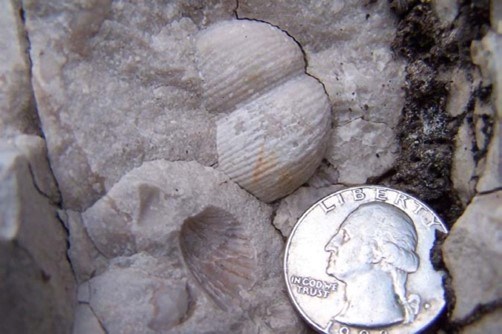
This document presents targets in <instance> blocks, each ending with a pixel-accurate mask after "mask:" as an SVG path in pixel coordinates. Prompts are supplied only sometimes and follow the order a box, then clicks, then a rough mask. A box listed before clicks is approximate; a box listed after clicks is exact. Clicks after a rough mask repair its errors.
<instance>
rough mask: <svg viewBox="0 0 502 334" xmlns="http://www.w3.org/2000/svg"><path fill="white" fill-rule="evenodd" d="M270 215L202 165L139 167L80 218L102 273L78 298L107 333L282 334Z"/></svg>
mask: <svg viewBox="0 0 502 334" xmlns="http://www.w3.org/2000/svg"><path fill="white" fill-rule="evenodd" d="M271 213H272V211H271V208H270V207H269V206H268V205H266V204H264V203H261V202H260V201H258V200H257V199H256V198H253V197H252V196H251V195H250V194H249V193H247V192H245V191H244V190H242V189H241V188H239V187H238V186H237V185H236V184H235V183H234V182H232V181H231V180H230V179H229V178H228V176H226V175H224V174H223V173H221V172H219V171H216V170H214V169H212V168H210V167H204V166H201V165H199V164H198V163H195V162H167V161H152V162H147V163H144V164H143V165H142V166H141V167H138V168H136V169H134V170H132V171H131V172H129V173H128V174H126V175H125V176H124V177H123V178H122V179H121V180H120V181H119V182H118V183H117V184H115V185H114V186H113V187H112V188H111V189H110V191H109V192H108V193H107V194H106V195H105V196H104V197H103V198H101V199H100V200H99V201H97V202H96V203H95V204H94V205H93V206H92V207H90V208H89V209H87V210H86V211H85V212H84V213H83V215H82V218H83V223H84V225H85V227H86V230H87V231H88V233H89V236H90V238H91V239H92V241H93V242H94V244H95V246H96V248H97V249H98V250H99V251H100V253H101V254H103V255H104V256H106V257H107V258H108V260H109V265H108V266H107V267H106V268H103V269H102V270H101V271H102V272H96V273H95V274H94V277H93V278H91V279H90V280H89V281H87V282H86V283H84V284H83V285H84V286H83V287H85V288H86V289H81V290H87V291H88V294H89V295H90V296H89V297H88V298H87V299H89V300H90V302H89V305H91V307H92V308H93V310H94V312H95V314H96V316H97V318H98V319H100V322H101V323H102V324H103V326H104V327H105V328H107V329H108V330H109V331H110V332H114V333H115V332H117V333H119V332H120V333H123V332H128V331H132V332H135V333H153V332H162V333H173V332H174V333H200V332H213V333H229V332H238V333H257V332H260V331H261V330H262V329H263V328H267V327H268V331H267V330H265V331H264V332H271V333H277V332H283V333H290V332H292V331H294V330H296V329H297V328H298V326H299V324H298V323H297V322H295V319H296V316H295V314H294V312H293V310H292V309H291V306H290V304H289V303H288V301H287V299H286V296H285V295H284V294H283V291H282V288H281V282H282V272H281V263H280V256H279V255H280V253H281V249H282V242H281V239H280V237H279V236H278V235H277V234H276V233H275V232H274V230H273V227H272V225H271V224H270V215H271ZM85 284H88V286H87V287H86V286H85ZM117 284H119V285H120V287H118V286H117ZM128 301H131V303H128ZM274 305H275V306H274ZM244 314H245V317H243V315H244ZM274 317H275V318H277V319H279V320H278V321H277V323H273V324H268V325H267V324H265V323H266V321H267V319H269V318H274ZM242 326H244V327H246V328H244V327H242Z"/></svg>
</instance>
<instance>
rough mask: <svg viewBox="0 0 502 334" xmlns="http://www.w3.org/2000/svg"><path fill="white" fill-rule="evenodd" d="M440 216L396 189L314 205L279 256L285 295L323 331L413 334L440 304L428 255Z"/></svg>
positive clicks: (343, 194) (367, 189)
mask: <svg viewBox="0 0 502 334" xmlns="http://www.w3.org/2000/svg"><path fill="white" fill-rule="evenodd" d="M436 231H440V232H442V233H447V229H446V227H445V226H444V224H443V223H442V222H441V220H440V218H439V217H438V216H437V215H436V214H435V213H434V212H433V211H432V210H431V209H430V208H429V207H427V206H426V205H425V204H423V203H422V202H420V201H419V200H418V199H416V198H414V197H413V196H410V195H408V194H405V193H403V192H401V191H398V190H394V189H390V188H386V187H380V186H363V187H355V188H348V189H344V190H341V191H338V192H336V193H334V194H331V195H329V196H327V197H325V198H323V199H321V200H320V201H319V202H317V203H316V204H314V205H313V206H312V207H311V208H310V209H309V210H307V211H306V212H305V213H304V214H303V216H302V217H301V218H300V219H299V221H298V223H297V224H296V225H295V227H294V229H293V231H292V232H291V234H290V236H289V239H288V243H287V246H286V253H285V257H284V273H285V279H286V284H287V287H288V292H289V295H290V297H291V299H292V301H293V304H294V305H295V306H296V308H297V309H298V311H299V312H300V314H301V315H302V316H303V317H304V318H305V320H306V321H307V322H308V323H309V324H310V325H311V326H312V327H314V328H315V329H316V330H317V331H319V332H321V333H340V334H349V333H358V334H370V333H378V334H384V333H385V334H390V333H416V332H419V331H420V330H422V329H424V328H425V327H427V326H428V325H429V324H430V323H431V322H432V321H433V320H434V319H435V318H436V317H437V316H438V315H439V313H440V312H441V310H442V309H443V308H444V306H445V299H444V288H443V277H444V272H441V271H437V270H435V269H434V268H433V266H432V263H431V260H430V254H431V249H432V247H433V246H434V241H435V237H436Z"/></svg>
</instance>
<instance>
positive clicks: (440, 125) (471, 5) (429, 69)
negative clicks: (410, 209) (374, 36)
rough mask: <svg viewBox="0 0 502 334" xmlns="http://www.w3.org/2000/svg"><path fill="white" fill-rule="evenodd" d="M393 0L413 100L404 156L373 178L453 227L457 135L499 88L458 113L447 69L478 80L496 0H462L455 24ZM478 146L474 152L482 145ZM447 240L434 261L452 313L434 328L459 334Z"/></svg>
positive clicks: (405, 0) (397, 47) (400, 129)
mask: <svg viewBox="0 0 502 334" xmlns="http://www.w3.org/2000/svg"><path fill="white" fill-rule="evenodd" d="M389 2H390V3H391V8H392V9H393V10H394V12H395V13H396V15H397V17H398V20H399V22H398V27H397V32H396V37H395V39H394V41H393V43H392V49H393V51H394V53H395V54H396V56H400V57H403V58H405V59H406V60H407V61H408V64H407V66H406V82H405V86H404V91H405V105H404V107H403V110H402V114H401V119H400V122H399V124H398V126H397V138H398V142H399V144H400V146H401V154H400V156H399V158H398V159H397V161H396V163H395V167H394V170H393V171H392V173H391V174H390V175H385V174H384V175H382V177H380V178H378V179H376V180H369V181H376V182H379V183H386V184H388V185H389V186H391V187H393V188H396V189H399V190H403V191H405V192H408V193H410V194H412V195H415V196H417V197H418V198H419V199H420V200H422V201H424V202H426V203H427V204H428V205H429V206H431V207H432V208H433V209H434V210H435V211H436V212H437V213H438V215H439V216H440V217H441V218H442V219H443V220H444V222H445V225H446V226H447V227H448V228H451V227H452V226H453V224H454V222H455V221H456V220H457V219H458V217H460V215H461V214H462V212H463V205H462V203H461V201H460V198H459V195H458V194H457V191H456V190H455V188H454V186H453V182H452V179H451V176H452V174H451V171H452V164H453V157H454V152H455V137H456V135H457V133H458V130H459V128H460V126H461V125H462V123H463V122H464V121H467V122H469V124H471V125H472V124H473V120H472V119H473V113H474V109H475V106H476V101H477V99H478V100H481V101H488V100H489V96H490V91H491V89H490V88H483V89H479V88H478V89H477V90H476V91H475V92H474V93H473V94H472V96H471V97H470V99H469V101H468V103H467V106H466V110H464V111H463V113H462V114H460V115H458V116H452V115H450V114H449V113H448V111H447V110H446V106H447V101H448V97H449V95H450V91H449V89H450V88H449V85H450V84H449V82H448V79H444V73H448V72H451V71H452V70H454V69H458V68H461V69H464V70H465V71H466V72H467V75H468V76H469V75H470V76H471V78H468V80H469V82H471V83H472V81H473V80H472V73H473V71H475V70H476V69H475V67H474V65H473V64H472V63H471V60H470V44H471V42H472V41H473V40H475V39H479V38H480V37H482V35H483V34H484V32H485V31H486V29H487V27H488V25H489V20H488V13H489V2H488V1H487V0H482V1H474V0H462V1H460V2H459V12H458V15H457V17H456V18H455V20H454V21H453V23H452V24H450V25H449V26H447V27H444V26H442V25H441V23H440V21H439V18H438V17H436V16H435V13H434V11H433V9H432V5H431V3H430V2H424V1H420V0H391V1H389ZM486 103H488V102H486ZM470 127H471V130H472V126H470ZM488 127H489V123H488ZM487 132H490V129H487ZM473 137H475V136H473ZM473 144H474V143H473ZM472 147H473V150H474V148H475V145H472ZM474 155H475V158H477V159H476V161H479V158H480V157H481V156H485V155H486V152H484V151H481V152H474ZM445 238H446V236H445V235H437V239H436V240H437V241H436V243H435V245H434V248H433V249H432V250H431V261H432V263H433V265H434V267H435V268H436V269H438V270H443V271H444V272H446V273H447V275H446V276H445V278H444V286H445V300H446V311H445V312H443V313H442V315H441V316H440V317H439V318H438V320H437V321H436V322H435V324H433V325H432V327H431V328H430V329H428V330H427V332H429V331H431V330H432V331H431V333H432V332H435V329H441V330H443V331H446V332H448V333H457V332H459V329H460V327H461V326H460V325H459V324H455V323H452V322H451V319H449V317H450V316H451V314H452V311H453V307H454V305H455V299H456V297H455V291H454V290H453V286H452V284H451V277H450V275H449V274H448V268H447V267H446V265H445V263H444V262H443V257H442V254H441V247H442V244H443V242H444V239H445ZM473 321H474V320H473ZM462 325H463V324H462Z"/></svg>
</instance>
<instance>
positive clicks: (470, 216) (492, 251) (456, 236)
mask: <svg viewBox="0 0 502 334" xmlns="http://www.w3.org/2000/svg"><path fill="white" fill-rule="evenodd" d="M500 203H502V192H500V191H499V192H494V193H490V194H486V195H477V196H476V197H474V199H473V200H472V202H471V204H469V206H468V207H467V209H466V210H465V212H464V214H463V215H462V216H461V217H460V218H459V220H458V221H457V222H456V223H455V225H454V226H453V229H452V230H451V232H450V235H449V236H448V238H447V239H446V241H445V244H444V246H443V256H444V260H445V263H446V266H447V267H448V269H449V271H450V274H451V275H452V279H453V289H454V290H455V295H456V304H455V308H454V310H453V315H452V318H453V320H455V321H457V320H461V319H463V318H464V317H466V316H468V315H469V314H470V313H471V312H472V311H473V310H474V308H475V307H476V306H478V305H483V304H487V303H490V302H492V301H495V300H497V299H499V298H501V297H502V287H501V285H500V278H501V277H502V263H501V259H502V247H501V245H502V242H501V241H502V240H501V239H500V238H501V235H500V230H501V227H502V206H501V205H500Z"/></svg>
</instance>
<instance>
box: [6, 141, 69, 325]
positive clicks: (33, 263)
mask: <svg viewBox="0 0 502 334" xmlns="http://www.w3.org/2000/svg"><path fill="white" fill-rule="evenodd" d="M35 154H36V152H35ZM34 167H36V166H33V165H30V161H29V160H28V159H27V158H26V157H25V156H24V154H23V153H21V152H19V151H18V150H17V149H16V148H15V147H14V146H12V147H10V148H9V147H6V146H5V145H4V146H3V147H1V148H0V282H1V284H0V314H2V321H1V322H0V332H1V333H69V332H70V330H71V327H72V323H73V308H74V303H75V282H74V278H73V273H72V270H71V268H70V264H69V262H68V260H67V258H66V232H65V231H64V229H63V226H62V225H61V223H60V221H59V220H58V219H57V218H56V210H55V208H54V207H53V206H52V205H51V204H50V202H49V200H48V199H47V198H46V197H45V195H44V194H42V193H40V192H39V191H38V189H37V187H36V183H35V180H33V179H32V174H31V172H30V169H32V168H34Z"/></svg>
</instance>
